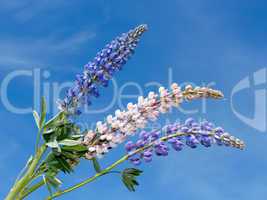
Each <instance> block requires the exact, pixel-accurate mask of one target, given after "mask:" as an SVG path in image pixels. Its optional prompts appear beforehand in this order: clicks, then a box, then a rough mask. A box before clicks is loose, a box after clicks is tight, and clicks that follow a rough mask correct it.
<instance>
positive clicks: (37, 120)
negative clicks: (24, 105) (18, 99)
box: [32, 110, 40, 129]
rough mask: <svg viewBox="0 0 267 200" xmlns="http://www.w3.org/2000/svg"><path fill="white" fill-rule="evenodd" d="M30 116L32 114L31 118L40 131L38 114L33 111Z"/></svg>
mask: <svg viewBox="0 0 267 200" xmlns="http://www.w3.org/2000/svg"><path fill="white" fill-rule="evenodd" d="M32 114H33V117H34V119H35V123H36V125H37V127H38V129H40V117H39V114H38V113H37V111H36V110H34V111H33V112H32Z"/></svg>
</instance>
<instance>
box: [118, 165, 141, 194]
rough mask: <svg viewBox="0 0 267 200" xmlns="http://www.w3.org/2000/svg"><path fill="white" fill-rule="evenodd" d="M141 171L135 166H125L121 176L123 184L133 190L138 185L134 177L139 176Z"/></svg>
mask: <svg viewBox="0 0 267 200" xmlns="http://www.w3.org/2000/svg"><path fill="white" fill-rule="evenodd" d="M142 173H143V171H141V170H139V169H135V168H127V169H125V170H124V171H123V172H122V175H121V178H122V182H123V183H124V185H125V186H126V187H127V189H128V190H129V191H130V192H134V191H135V188H136V186H138V185H139V183H138V182H137V180H136V178H137V177H138V176H140V175H141V174H142Z"/></svg>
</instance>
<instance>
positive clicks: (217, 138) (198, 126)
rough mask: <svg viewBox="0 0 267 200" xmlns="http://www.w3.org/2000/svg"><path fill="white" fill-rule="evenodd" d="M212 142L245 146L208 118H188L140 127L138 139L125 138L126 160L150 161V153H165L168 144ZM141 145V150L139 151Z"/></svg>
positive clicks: (177, 148) (178, 146) (207, 144)
mask: <svg viewBox="0 0 267 200" xmlns="http://www.w3.org/2000/svg"><path fill="white" fill-rule="evenodd" d="M213 144H217V145H219V146H230V147H234V148H238V149H241V150H242V149H244V147H245V143H244V142H243V141H242V140H240V139H238V138H236V137H234V136H231V135H230V134H229V133H227V132H225V131H224V129H223V128H221V127H216V126H215V125H214V124H212V123H210V122H208V121H202V122H200V123H199V122H197V121H195V120H194V119H192V118H189V119H187V120H186V121H185V122H184V123H174V124H170V125H167V126H166V127H164V128H163V129H161V130H152V131H141V132H140V133H139V138H138V140H137V141H135V142H133V141H128V142H127V143H126V144H125V150H126V151H127V153H128V154H129V155H130V157H129V161H130V162H131V163H132V164H134V165H139V164H141V162H142V161H144V162H147V163H148V162H151V161H152V159H153V155H157V156H168V154H169V151H170V149H171V148H172V149H174V150H175V151H181V150H182V149H183V148H184V147H185V146H189V147H190V148H196V147H197V146H198V145H203V146H205V147H211V146H212V145H213ZM142 148H143V151H138V149H142ZM136 151H137V152H136ZM135 152H136V153H135Z"/></svg>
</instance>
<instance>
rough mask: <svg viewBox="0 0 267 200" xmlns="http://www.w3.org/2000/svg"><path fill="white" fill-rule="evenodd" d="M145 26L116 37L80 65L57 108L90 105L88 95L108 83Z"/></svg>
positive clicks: (68, 109) (70, 111) (71, 109)
mask: <svg viewBox="0 0 267 200" xmlns="http://www.w3.org/2000/svg"><path fill="white" fill-rule="evenodd" d="M146 30H147V26H146V25H140V26H138V27H136V28H135V29H133V30H130V31H129V32H128V33H124V34H122V35H121V36H120V37H117V38H116V39H114V40H113V41H111V43H109V44H108V45H106V47H105V48H104V49H103V50H101V51H100V52H99V53H97V55H96V57H95V58H94V59H93V61H92V62H89V63H87V64H86V65H85V66H84V71H83V73H82V74H78V75H77V76H76V81H75V84H74V86H73V87H72V88H70V89H69V90H68V92H67V95H66V97H65V99H64V100H63V101H60V102H59V109H60V110H61V111H64V112H66V113H67V114H68V115H76V114H80V113H81V111H80V107H81V106H83V105H86V104H89V105H90V104H91V100H90V98H91V96H95V97H98V96H99V91H98V87H99V86H100V85H102V86H104V87H106V86H108V82H109V80H110V79H111V78H112V76H113V74H114V72H116V71H118V70H121V68H122V66H123V65H124V64H125V63H126V62H127V60H128V59H129V58H130V57H131V55H132V54H134V50H135V48H136V46H137V44H138V42H139V39H140V37H141V36H142V34H143V33H144V32H145V31H146Z"/></svg>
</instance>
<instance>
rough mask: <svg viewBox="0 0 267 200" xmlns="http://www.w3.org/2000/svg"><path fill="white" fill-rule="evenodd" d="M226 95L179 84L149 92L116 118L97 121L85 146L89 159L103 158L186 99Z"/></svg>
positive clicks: (88, 135)
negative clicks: (182, 86)
mask: <svg viewBox="0 0 267 200" xmlns="http://www.w3.org/2000/svg"><path fill="white" fill-rule="evenodd" d="M222 97H223V94H222V93H221V92H220V91H218V90H213V89H210V88H205V87H203V88H199V87H196V88H193V87H192V86H190V85H188V86H186V87H185V89H184V90H182V89H181V88H180V87H179V86H178V85H177V84H176V83H173V84H172V86H171V91H169V90H167V89H165V88H164V87H160V88H159V94H156V93H154V92H150V93H149V94H148V97H147V98H144V97H142V96H141V97H139V98H138V103H137V104H133V103H129V104H128V105H127V109H128V110H125V111H120V110H117V111H116V112H115V116H112V115H109V116H108V117H107V118H106V121H105V122H97V124H96V129H95V130H90V131H88V133H87V134H86V135H85V138H84V144H85V145H87V146H88V153H87V158H88V159H91V158H93V157H95V156H101V155H103V154H105V153H107V152H108V151H109V149H112V148H113V147H115V146H116V145H118V144H120V143H122V142H124V141H125V140H126V139H127V137H128V136H132V135H134V134H135V133H136V131H137V130H138V129H142V128H144V127H145V126H146V124H147V123H148V121H155V120H157V118H158V117H159V115H160V113H166V112H168V111H169V110H170V108H171V107H173V106H175V107H178V106H179V105H180V103H181V102H182V101H183V100H187V101H190V100H193V99H198V98H215V99H217V98H222Z"/></svg>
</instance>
